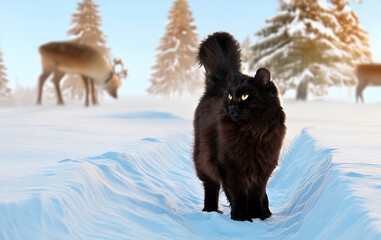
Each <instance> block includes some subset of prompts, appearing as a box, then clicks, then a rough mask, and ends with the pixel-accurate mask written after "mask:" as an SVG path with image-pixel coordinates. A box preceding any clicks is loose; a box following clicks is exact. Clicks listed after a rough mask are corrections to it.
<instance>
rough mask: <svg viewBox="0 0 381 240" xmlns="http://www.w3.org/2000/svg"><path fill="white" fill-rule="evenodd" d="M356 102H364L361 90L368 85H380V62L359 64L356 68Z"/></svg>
mask: <svg viewBox="0 0 381 240" xmlns="http://www.w3.org/2000/svg"><path fill="white" fill-rule="evenodd" d="M356 76H357V81H358V82H357V87H356V102H359V100H360V101H361V102H364V96H363V95H362V92H363V91H364V89H365V88H366V87H367V86H368V85H369V86H381V64H376V63H369V64H360V65H358V66H357V68H356Z"/></svg>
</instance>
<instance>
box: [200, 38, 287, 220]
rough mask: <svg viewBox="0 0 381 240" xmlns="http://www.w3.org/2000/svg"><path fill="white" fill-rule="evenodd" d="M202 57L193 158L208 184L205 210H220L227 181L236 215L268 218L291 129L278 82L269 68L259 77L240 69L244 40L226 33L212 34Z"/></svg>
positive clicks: (202, 44)
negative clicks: (274, 176) (270, 193)
mask: <svg viewBox="0 0 381 240" xmlns="http://www.w3.org/2000/svg"><path fill="white" fill-rule="evenodd" d="M198 60H199V63H200V65H202V66H204V67H205V70H206V73H205V93H204V95H203V96H202V98H201V100H200V103H199V105H198V107H197V109H196V112H195V119H194V131H195V142H194V151H193V160H194V163H195V168H196V172H197V175H198V177H199V178H200V179H201V181H202V182H203V184H204V190H205V199H204V209H203V211H208V212H210V211H218V197H219V190H220V186H221V185H222V188H223V190H224V191H225V194H226V196H227V198H228V200H229V202H230V205H231V218H232V219H234V220H248V221H251V220H252V219H253V218H260V219H262V220H264V219H266V218H268V217H270V216H271V212H270V209H269V200H268V197H267V194H266V185H267V182H268V179H269V177H270V175H271V173H272V172H273V170H274V169H275V167H276V166H277V164H278V158H279V154H280V150H281V147H282V143H283V138H284V136H285V133H286V126H285V114H284V112H283V109H282V107H281V104H280V101H279V98H278V90H277V88H276V85H275V84H274V82H272V81H271V76H270V72H269V71H268V70H267V69H265V68H261V69H258V70H257V73H256V75H255V77H250V76H247V75H244V74H242V73H241V72H240V68H241V61H240V49H239V44H238V42H237V41H236V40H235V39H234V38H233V36H231V35H230V34H229V33H226V32H217V33H214V34H212V35H209V36H208V38H207V39H206V40H205V41H203V42H202V43H201V45H200V48H199V54H198ZM246 95H247V96H246ZM229 98H231V99H229ZM243 98H245V99H244V100H243Z"/></svg>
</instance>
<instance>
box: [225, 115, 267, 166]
mask: <svg viewBox="0 0 381 240" xmlns="http://www.w3.org/2000/svg"><path fill="white" fill-rule="evenodd" d="M252 131H253V129H251V127H250V126H246V125H239V124H236V123H233V122H219V123H218V135H219V139H220V143H219V150H220V151H221V153H223V155H222V156H223V157H222V159H220V162H222V163H224V162H231V164H234V165H239V167H241V168H247V167H249V166H250V165H253V164H255V158H256V154H255V153H256V148H257V144H258V140H259V139H258V137H256V136H255V135H253V132H252Z"/></svg>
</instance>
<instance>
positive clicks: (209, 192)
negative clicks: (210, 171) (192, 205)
mask: <svg viewBox="0 0 381 240" xmlns="http://www.w3.org/2000/svg"><path fill="white" fill-rule="evenodd" d="M204 192H205V195H204V209H202V211H205V212H219V213H222V212H221V211H219V210H218V197H219V194H220V184H219V183H216V182H213V181H212V180H204Z"/></svg>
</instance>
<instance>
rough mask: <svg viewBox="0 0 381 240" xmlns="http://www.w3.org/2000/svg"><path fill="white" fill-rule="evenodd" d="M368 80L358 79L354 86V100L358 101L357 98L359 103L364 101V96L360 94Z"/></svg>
mask: <svg viewBox="0 0 381 240" xmlns="http://www.w3.org/2000/svg"><path fill="white" fill-rule="evenodd" d="M368 83H369V81H367V80H359V83H358V85H357V87H356V102H357V103H358V101H359V99H360V101H361V103H364V96H363V95H362V93H363V91H364V89H365V88H366V86H368Z"/></svg>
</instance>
